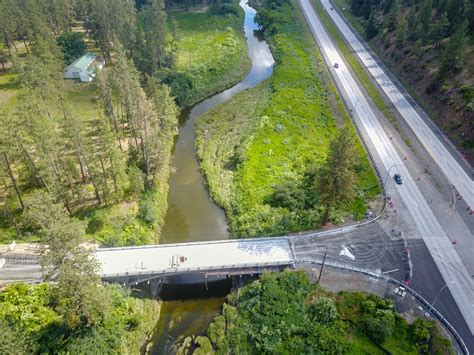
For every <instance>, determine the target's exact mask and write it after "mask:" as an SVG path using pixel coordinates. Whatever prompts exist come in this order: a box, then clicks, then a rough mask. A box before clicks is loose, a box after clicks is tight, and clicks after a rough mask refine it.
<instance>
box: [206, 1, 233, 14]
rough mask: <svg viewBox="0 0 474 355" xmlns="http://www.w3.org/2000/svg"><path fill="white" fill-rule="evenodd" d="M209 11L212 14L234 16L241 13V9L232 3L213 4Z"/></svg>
mask: <svg viewBox="0 0 474 355" xmlns="http://www.w3.org/2000/svg"><path fill="white" fill-rule="evenodd" d="M209 13H210V14H211V15H227V14H231V15H233V16H238V15H239V11H238V10H237V9H236V8H235V6H233V5H231V4H222V5H213V6H211V8H210V9H209Z"/></svg>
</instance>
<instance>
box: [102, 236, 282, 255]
mask: <svg viewBox="0 0 474 355" xmlns="http://www.w3.org/2000/svg"><path fill="white" fill-rule="evenodd" d="M286 238H287V237H286V236H280V237H268V238H267V237H265V238H245V239H224V240H209V241H204V242H188V243H174V244H152V245H139V246H128V247H114V248H99V249H96V250H95V252H98V253H100V252H107V251H116V250H133V249H140V250H143V249H153V248H174V247H188V246H196V245H216V244H252V243H268V242H272V241H274V242H281V241H283V240H285V239H286Z"/></svg>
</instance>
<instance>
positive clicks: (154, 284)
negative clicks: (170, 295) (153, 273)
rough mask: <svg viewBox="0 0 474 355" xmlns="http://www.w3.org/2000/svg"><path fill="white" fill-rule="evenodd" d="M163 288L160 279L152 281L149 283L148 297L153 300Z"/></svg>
mask: <svg viewBox="0 0 474 355" xmlns="http://www.w3.org/2000/svg"><path fill="white" fill-rule="evenodd" d="M162 287H163V283H162V282H161V279H153V280H151V281H150V295H151V297H153V298H156V297H158V294H159V293H160V291H161V288H162Z"/></svg>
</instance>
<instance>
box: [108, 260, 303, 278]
mask: <svg viewBox="0 0 474 355" xmlns="http://www.w3.org/2000/svg"><path fill="white" fill-rule="evenodd" d="M293 263H294V261H293V260H288V261H277V262H266V263H248V264H247V263H245V264H229V265H213V266H209V267H188V268H179V267H174V268H166V269H157V270H147V271H131V272H124V273H114V274H102V275H101V276H102V277H103V278H106V279H113V278H123V277H136V276H143V277H147V276H149V277H156V276H164V275H175V274H178V273H188V272H207V271H213V270H231V269H243V270H244V269H247V268H261V267H274V266H290V265H293Z"/></svg>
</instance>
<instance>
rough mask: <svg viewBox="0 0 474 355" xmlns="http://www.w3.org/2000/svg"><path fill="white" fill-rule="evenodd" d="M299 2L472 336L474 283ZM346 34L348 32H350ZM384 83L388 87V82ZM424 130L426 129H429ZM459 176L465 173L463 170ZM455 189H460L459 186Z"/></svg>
mask: <svg viewBox="0 0 474 355" xmlns="http://www.w3.org/2000/svg"><path fill="white" fill-rule="evenodd" d="M299 3H300V6H301V8H302V11H303V14H304V15H305V18H306V20H307V22H308V25H309V27H310V30H311V32H312V33H313V36H314V38H315V40H316V42H317V44H318V46H319V48H320V50H321V52H322V55H323V57H324V59H325V61H326V63H327V64H328V66H329V68H330V70H331V74H332V75H333V78H334V79H335V82H336V85H337V86H338V89H339V90H340V91H341V94H342V96H343V97H344V99H345V100H346V104H347V106H349V107H352V108H353V113H354V117H353V118H354V121H355V123H356V124H357V126H358V127H359V129H360V130H364V131H365V132H366V133H367V136H368V137H369V139H370V141H371V143H372V145H373V146H374V147H375V150H376V151H375V152H374V153H375V154H377V155H378V157H379V159H380V161H381V163H382V165H383V167H384V169H385V172H386V173H387V172H391V174H392V175H393V174H395V173H399V174H401V175H402V176H403V178H404V181H405V182H404V183H403V185H396V187H395V188H396V192H397V194H396V195H395V196H393V197H392V198H393V199H399V200H400V201H397V202H398V205H400V203H403V205H404V206H405V209H406V210H407V211H408V212H409V213H410V215H411V216H412V218H413V220H414V222H415V224H416V227H417V229H418V233H417V234H418V235H419V236H420V237H421V238H423V240H424V242H425V244H426V246H427V248H428V250H429V252H430V254H431V256H432V257H433V260H434V262H435V264H436V266H437V267H438V269H439V271H440V273H441V275H442V276H443V278H444V280H445V281H446V283H447V284H448V287H449V290H450V291H451V293H452V295H453V297H454V299H455V301H456V303H457V305H458V307H459V309H460V311H461V313H462V315H463V317H464V319H465V321H466V323H467V324H468V326H469V328H470V331H471V333H472V334H474V301H473V299H474V282H473V280H472V278H471V276H470V275H469V273H468V271H467V269H466V267H465V265H464V264H463V262H462V261H461V258H460V257H459V255H458V254H457V252H456V251H455V249H454V247H453V245H452V244H451V242H450V240H449V239H448V237H447V235H446V233H445V231H444V230H443V228H442V227H441V225H440V223H439V222H438V220H437V219H436V217H435V215H434V213H433V211H432V210H431V208H430V206H429V205H428V203H427V201H426V200H425V198H424V196H423V195H422V193H421V191H420V189H419V188H418V186H417V185H416V183H415V180H414V179H413V177H412V176H411V174H410V173H409V171H408V169H407V167H406V166H405V164H404V160H403V159H402V158H401V157H400V155H399V154H398V152H397V150H396V148H395V146H394V145H393V143H392V141H391V140H390V137H389V136H388V135H387V133H386V131H385V130H384V128H383V127H382V125H381V123H380V122H379V121H378V120H377V117H376V115H375V113H374V111H373V110H372V108H371V105H370V104H369V102H368V101H367V99H366V97H365V95H364V94H363V92H362V90H361V89H360V87H359V86H358V84H357V82H356V80H355V79H354V77H353V76H352V74H351V71H350V70H349V68H348V67H347V65H346V64H345V62H344V59H343V57H342V56H341V55H340V53H339V52H338V50H337V49H336V47H335V45H334V44H333V43H332V40H331V39H330V37H329V35H328V33H327V32H326V30H325V28H324V26H323V25H322V23H321V21H320V20H319V18H318V17H317V15H316V13H315V12H314V9H313V8H312V6H311V4H310V2H309V0H299ZM323 4H326V6H327V7H328V9H329V8H330V5H329V3H328V2H327V1H326V0H323ZM329 11H331V10H328V12H329ZM341 21H342V20H341ZM346 31H349V29H347V30H346ZM349 32H350V31H349ZM355 40H356V39H355ZM367 56H369V54H368V53H367V54H366V55H365V57H366V58H367ZM335 63H338V66H339V67H338V68H337V69H335V68H334V64H335ZM385 84H387V85H388V83H385ZM392 85H393V84H392ZM394 89H396V88H394ZM397 91H398V90H397ZM392 94H394V93H392ZM399 103H400V105H401V106H402V107H404V104H403V101H402V99H398V100H397V101H396V102H395V103H394V104H395V105H396V106H397V105H398V104H399ZM426 129H427V130H429V129H428V128H426ZM443 148H444V147H443ZM441 154H443V153H441ZM447 154H449V153H447ZM444 159H447V157H445V156H444V155H443V156H442V157H441V158H440V159H437V161H439V160H444ZM453 169H454V168H453ZM451 174H453V172H451ZM459 174H465V173H464V171H462V172H459ZM471 183H472V182H471ZM471 186H472V185H471ZM456 187H457V188H458V190H459V186H456ZM466 190H468V185H466ZM459 191H460V190H459ZM473 192H474V190H473V189H471V191H467V193H473ZM465 193H466V192H465ZM452 281H454V283H452Z"/></svg>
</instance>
